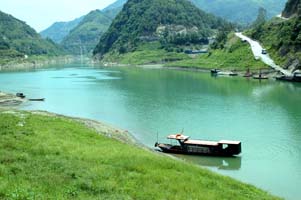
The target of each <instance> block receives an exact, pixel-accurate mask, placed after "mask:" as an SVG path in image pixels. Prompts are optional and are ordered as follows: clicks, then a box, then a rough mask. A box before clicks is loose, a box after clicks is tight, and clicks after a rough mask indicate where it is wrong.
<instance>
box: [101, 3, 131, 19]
mask: <svg viewBox="0 0 301 200" xmlns="http://www.w3.org/2000/svg"><path fill="white" fill-rule="evenodd" d="M126 2H127V0H117V1H115V2H114V3H112V4H111V5H109V6H108V7H106V8H104V9H103V10H102V11H103V13H105V14H106V15H107V16H108V17H110V18H111V19H114V18H115V17H116V15H117V14H118V13H119V12H120V11H121V10H122V7H123V5H124V4H125V3H126Z"/></svg>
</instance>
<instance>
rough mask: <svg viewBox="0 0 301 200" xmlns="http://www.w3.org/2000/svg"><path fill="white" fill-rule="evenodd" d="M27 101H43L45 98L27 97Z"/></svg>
mask: <svg viewBox="0 0 301 200" xmlns="http://www.w3.org/2000/svg"><path fill="white" fill-rule="evenodd" d="M28 100H29V101H45V98H40V99H28Z"/></svg>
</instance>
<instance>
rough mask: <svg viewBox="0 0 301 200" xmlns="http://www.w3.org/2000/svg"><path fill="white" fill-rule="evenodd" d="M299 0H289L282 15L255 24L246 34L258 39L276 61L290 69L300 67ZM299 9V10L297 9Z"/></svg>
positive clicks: (300, 32) (300, 25)
mask: <svg viewBox="0 0 301 200" xmlns="http://www.w3.org/2000/svg"><path fill="white" fill-rule="evenodd" d="M298 2H300V1H299V0H289V1H288V3H287V4H286V7H285V9H284V11H283V16H284V17H290V19H281V18H274V19H272V20H270V21H268V22H265V23H264V22H263V23H261V24H258V25H256V27H254V28H253V29H252V30H250V31H249V32H248V34H249V35H250V36H251V37H252V38H254V39H256V40H259V41H260V42H262V43H263V44H264V46H265V47H266V48H267V49H268V52H269V53H270V54H271V55H272V57H273V58H274V59H275V60H276V61H277V64H280V65H282V66H283V67H286V68H290V69H292V70H294V69H297V68H301V15H300V14H298V13H300V12H299V11H300V3H298ZM298 10H299V11H298Z"/></svg>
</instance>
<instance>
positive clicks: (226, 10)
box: [190, 0, 286, 25]
mask: <svg viewBox="0 0 301 200" xmlns="http://www.w3.org/2000/svg"><path fill="white" fill-rule="evenodd" d="M190 1H191V2H193V3H194V4H195V5H196V6H198V7H199V8H200V9H202V10H204V11H206V12H210V13H213V14H215V15H217V16H220V17H223V18H225V19H227V20H230V21H232V22H236V23H240V24H244V25H247V24H250V23H252V22H253V21H254V20H255V19H256V16H257V13H258V9H259V8H260V7H263V8H265V9H266V10H267V15H268V17H269V18H271V17H273V16H276V15H278V14H280V12H281V10H282V9H283V7H284V4H285V1H286V0H243V1H242V0H214V1H212V0H190Z"/></svg>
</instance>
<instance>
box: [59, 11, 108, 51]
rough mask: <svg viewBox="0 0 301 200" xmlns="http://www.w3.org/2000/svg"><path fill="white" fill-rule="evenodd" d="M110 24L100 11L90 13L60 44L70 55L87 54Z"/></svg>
mask: <svg viewBox="0 0 301 200" xmlns="http://www.w3.org/2000/svg"><path fill="white" fill-rule="evenodd" d="M110 24H111V19H110V18H109V17H107V16H106V15H104V14H103V13H102V12H101V11H99V10H95V11H91V12H90V13H89V14H87V15H86V16H85V17H84V18H83V19H82V20H81V22H80V23H79V24H78V25H77V26H76V27H75V28H74V29H72V30H71V31H70V33H69V34H68V35H67V36H66V37H65V38H64V39H63V41H62V43H61V44H62V46H63V47H64V48H65V49H66V51H68V52H70V53H72V54H75V55H80V54H89V53H91V51H92V50H93V49H94V48H95V46H96V45H97V43H98V42H99V39H100V37H101V35H102V34H103V33H104V32H105V31H106V30H107V29H108V27H109V26H110Z"/></svg>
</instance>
